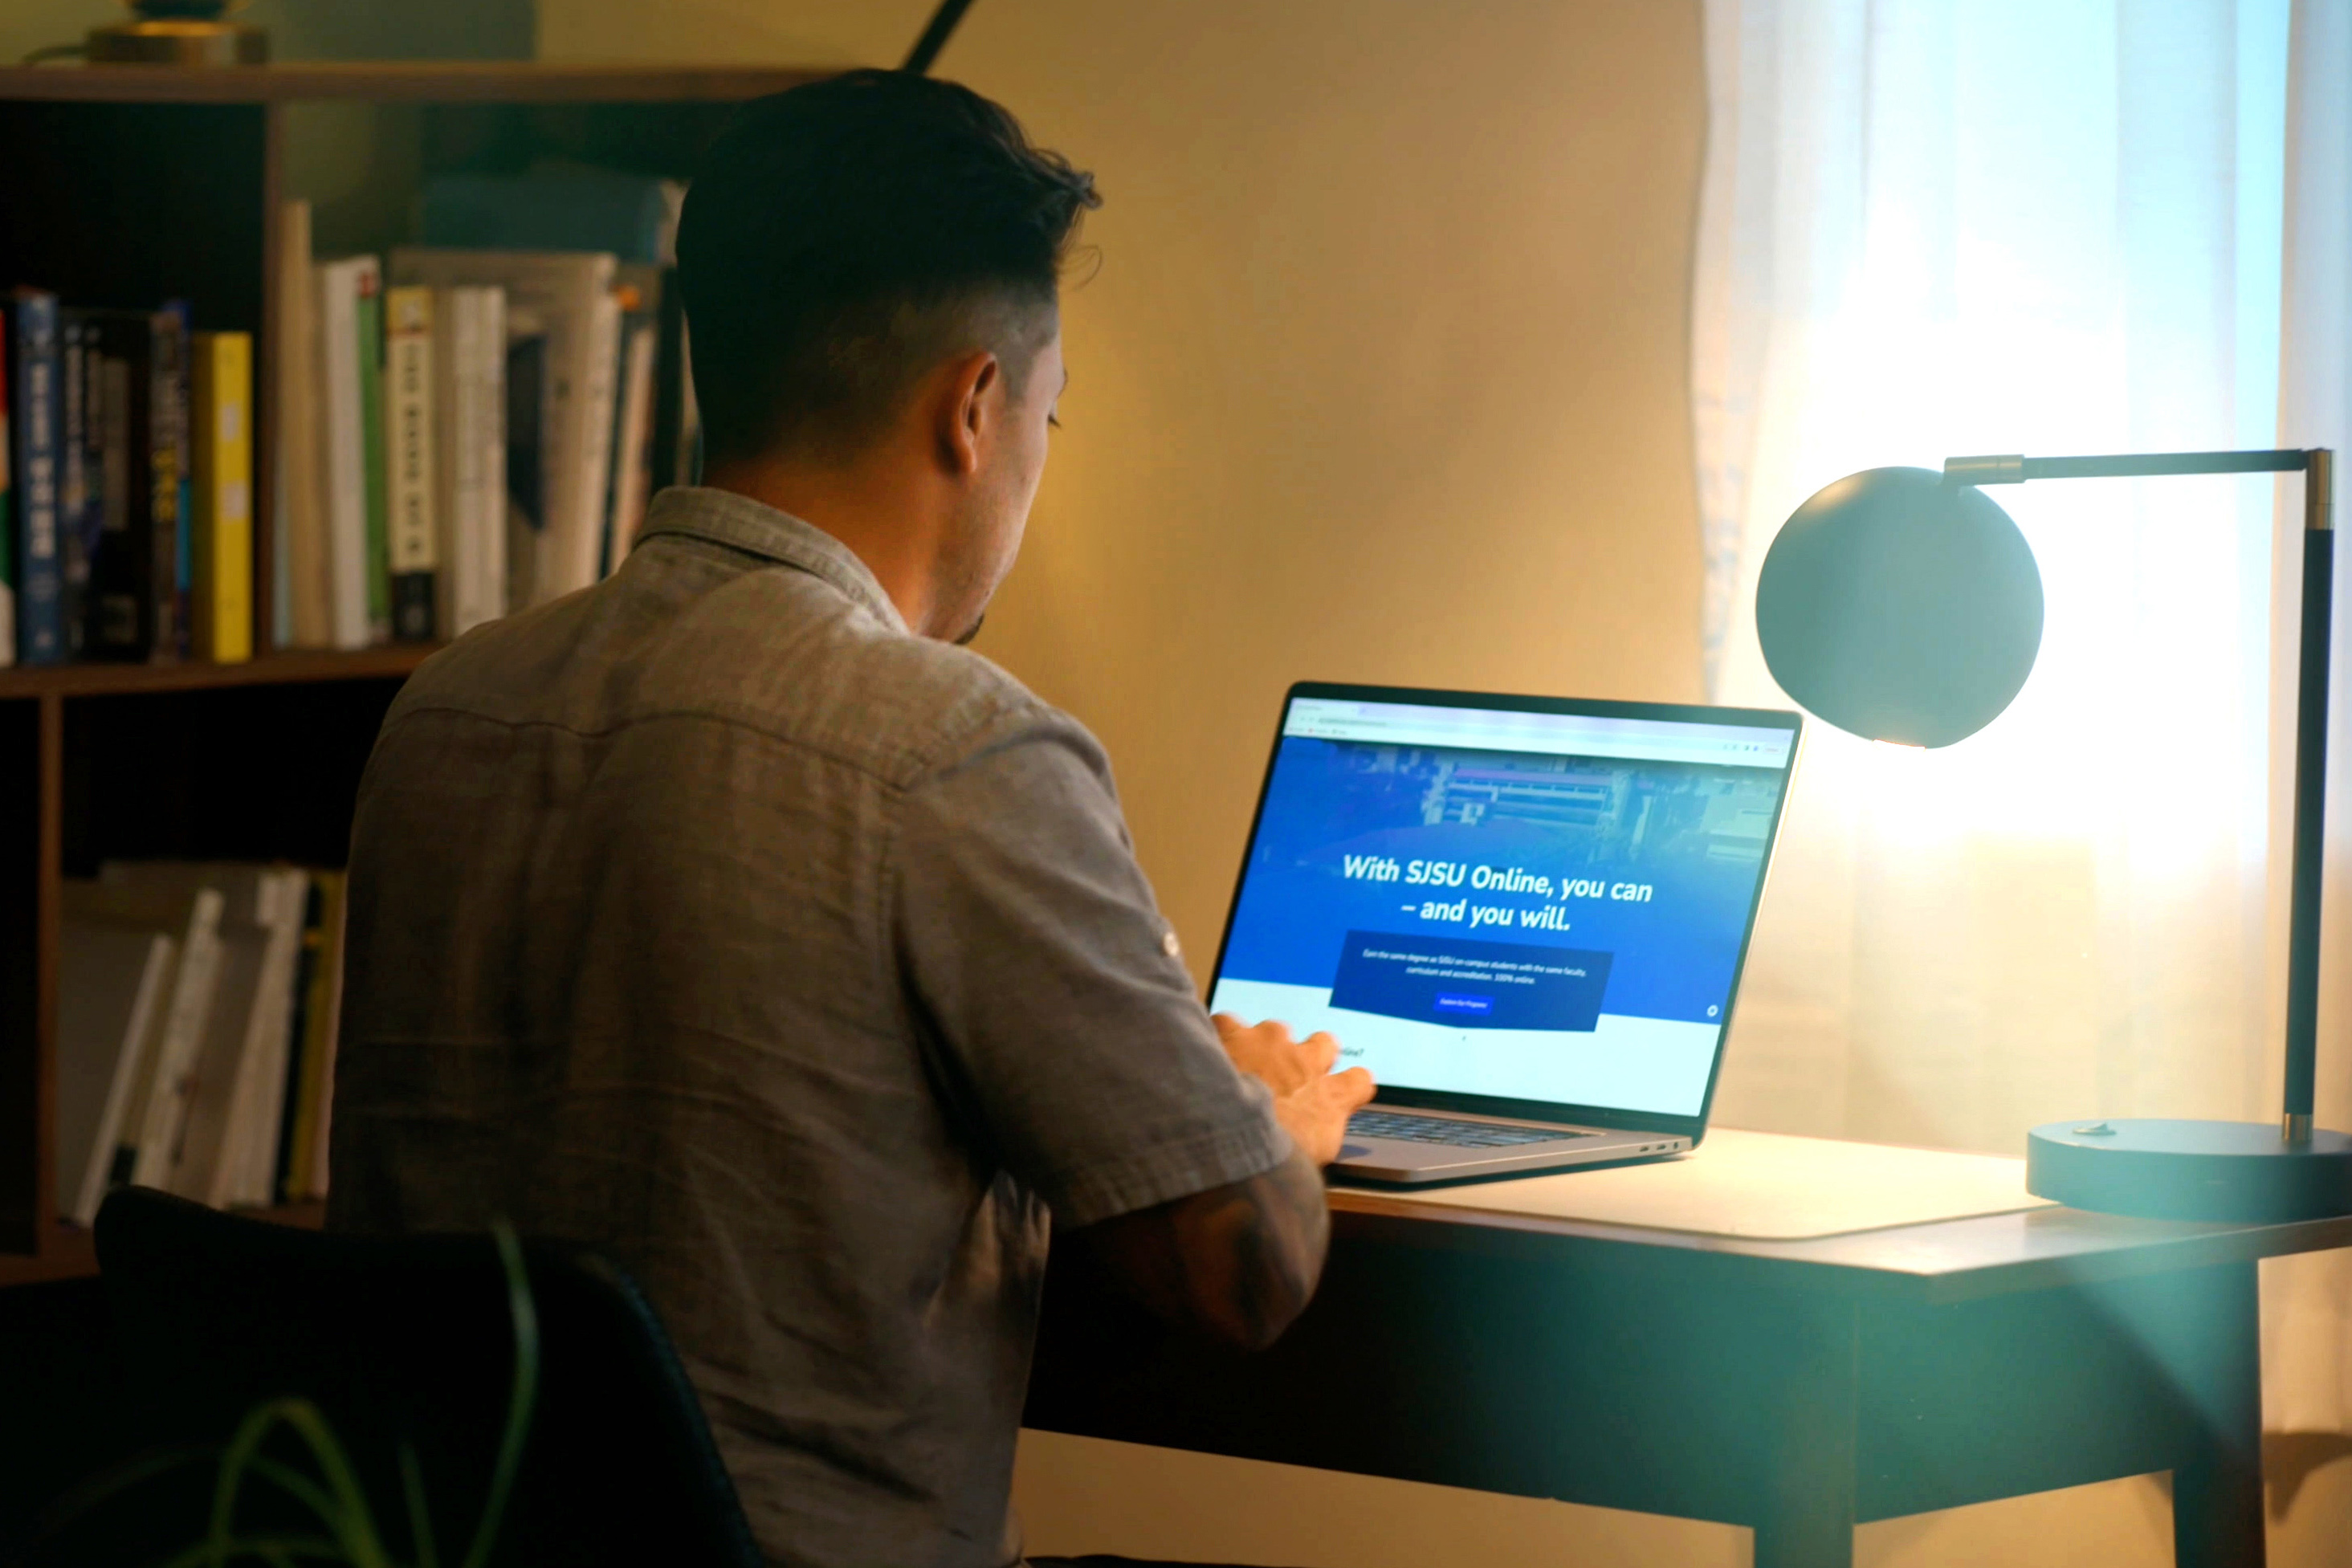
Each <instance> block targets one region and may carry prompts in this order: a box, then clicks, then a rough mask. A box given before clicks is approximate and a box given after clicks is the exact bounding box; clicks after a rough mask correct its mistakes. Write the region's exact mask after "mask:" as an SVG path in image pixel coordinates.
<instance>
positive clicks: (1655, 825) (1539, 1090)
mask: <svg viewBox="0 0 2352 1568" xmlns="http://www.w3.org/2000/svg"><path fill="white" fill-rule="evenodd" d="M1797 733H1798V719H1797V716H1796V715H1794V714H1788V713H1775V712H1766V711H1758V710H1748V709H1733V708H1698V707H1666V706H1650V705H1634V704H1625V703H1599V702H1591V703H1579V702H1567V701H1559V700H1551V699H1542V698H1509V697H1489V696H1474V695H1457V694H1452V693H1436V692H1412V691H1400V690H1394V689H1391V688H1371V687H1345V686H1319V685H1301V686H1297V687H1294V688H1293V689H1292V692H1291V695H1290V699H1289V702H1288V704H1287V705H1286V708H1285V711H1284V715H1283V722H1282V728H1281V733H1280V735H1279V737H1278V738H1277V739H1276V745H1275V753H1274V760H1273V764H1272V766H1271V768H1269V770H1268V773H1267V777H1266V781H1265V791H1264V793H1263V794H1262V795H1261V796H1260V798H1259V802H1258V814H1257V821H1256V824H1255V827H1254V828H1253V830H1252V831H1251V838H1250V846H1249V852H1248V854H1247V856H1246V857H1245V859H1244V862H1243V870H1242V880H1241V885H1240V888H1239V890H1238V892H1237V893H1236V894H1235V896H1234V908H1233V913H1232V915H1231V918H1230V920H1229V923H1228V925H1227V926H1226V931H1225V942H1224V947H1223V951H1222V952H1221V953H1220V954H1219V956H1218V961H1217V972H1216V979H1215V982H1214V984H1213V987H1212V988H1211V991H1210V998H1209V1001H1210V1006H1211V1007H1212V1008H1213V1009H1215V1010H1218V1011H1223V1012H1232V1013H1237V1014H1239V1015H1241V1016H1242V1017H1243V1018H1244V1019H1249V1020H1251V1021H1256V1020H1257V1019H1281V1020H1282V1021H1284V1022H1285V1023H1287V1024H1288V1025H1290V1026H1291V1028H1292V1029H1293V1030H1295V1031H1297V1033H1298V1034H1299V1035H1300V1036H1302V1037H1304V1036H1305V1035H1307V1033H1309V1032H1311V1031H1313V1030H1330V1031H1331V1033H1333V1034H1334V1035H1336V1036H1337V1037H1338V1038H1339V1044H1340V1050H1341V1053H1342V1054H1341V1062H1342V1064H1343V1065H1361V1066H1364V1067H1368V1068H1370V1070H1371V1071H1372V1074H1373V1076H1374V1077H1375V1078H1376V1079H1377V1080H1378V1081H1379V1082H1380V1084H1381V1097H1382V1098H1383V1099H1384V1100H1390V1101H1394V1102H1399V1103H1421V1104H1430V1105H1453V1106H1454V1107H1456V1108H1459V1109H1467V1110H1489V1111H1498V1112H1505V1113H1507V1112H1509V1111H1511V1110H1520V1111H1537V1110H1542V1111H1555V1112H1556V1111H1558V1110H1559V1109H1561V1108H1563V1107H1573V1108H1576V1109H1578V1110H1584V1111H1594V1112H1599V1113H1611V1112H1617V1113H1634V1114H1637V1115H1650V1116H1665V1117H1696V1116H1697V1115H1699V1114H1701V1113H1702V1112H1703V1111H1704V1109H1705V1107H1706V1098H1707V1094H1708V1092H1709V1088H1710V1086H1711V1084H1712V1082H1713V1079H1714V1074H1715V1064H1716V1060H1717V1055H1718V1053H1719V1050H1720V1047H1721V1044H1722V1040H1723V1031H1724V1028H1725V1026H1726V1024H1727V1021H1728V1019H1729V1016H1730V1012H1731V1003H1732V997H1733V992H1734V989H1735V988H1736V986H1737V984H1738V977H1739V967H1740V963H1741V961H1742V959H1743V958H1744V956H1746V950H1747V945H1748V931H1749V928H1750V926H1751V925H1752V924H1753V921H1754V917H1755V913H1756V905H1757V901H1758V898H1759V895H1760V894H1761V892H1762V889H1763V882H1764V869H1765V864H1766V862H1767V860H1768V859H1769V855H1770V852H1771V848H1772V842H1773V838H1774V835H1775V833H1776V832H1777V831H1778V829H1779V826H1780V807H1781V801H1782V800H1783V798H1784V797H1785V795H1786V793H1787V786H1788V781H1789V772H1790V765H1791V763H1792V761H1793V759H1794V755H1795V751H1796V742H1797ZM1601 1119H1602V1120H1609V1119H1612V1118H1610V1117H1608V1116H1606V1115H1605V1114H1604V1115H1603V1116H1602V1117H1601Z"/></svg>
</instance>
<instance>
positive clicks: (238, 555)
mask: <svg viewBox="0 0 2352 1568" xmlns="http://www.w3.org/2000/svg"><path fill="white" fill-rule="evenodd" d="M194 342H195V376H194V394H195V396H194V423H195V430H194V452H195V497H196V505H195V516H194V525H195V526H194V529H193V533H194V557H195V572H194V577H195V582H194V595H193V600H192V603H193V607H194V608H193V617H192V618H193V626H192V630H193V632H194V636H195V649H194V651H195V654H196V656H197V657H198V658H201V659H210V660H212V661H213V662H214V663H215V664H242V663H244V662H245V661H246V660H247V659H250V658H251V657H252V656H253V443H252V407H253V340H252V338H251V337H250V336H249V335H247V334H246V333H243V332H200V333H198V334H197V335H196V338H195V340H194Z"/></svg>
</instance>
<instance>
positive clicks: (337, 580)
mask: <svg viewBox="0 0 2352 1568" xmlns="http://www.w3.org/2000/svg"><path fill="white" fill-rule="evenodd" d="M359 339H360V329H359V293H358V275H357V263H355V262H348V261H339V262H329V263H328V264H326V265H325V266H323V267H320V268H319V371H320V377H319V380H320V400H319V403H320V413H321V420H322V425H323V428H322V431H321V440H322V447H323V451H324V453H325V457H326V464H325V466H326V486H325V487H326V498H327V507H326V521H327V528H326V534H327V538H326V544H327V549H326V557H327V564H328V576H329V587H330V593H329V607H330V615H331V629H332V642H333V645H334V646H336V647H338V648H364V647H366V646H367V644H368V616H367V585H368V553H367V543H368V538H367V444H366V443H365V441H364V440H363V439H362V436H361V432H360V424H361V407H360V359H359Z"/></svg>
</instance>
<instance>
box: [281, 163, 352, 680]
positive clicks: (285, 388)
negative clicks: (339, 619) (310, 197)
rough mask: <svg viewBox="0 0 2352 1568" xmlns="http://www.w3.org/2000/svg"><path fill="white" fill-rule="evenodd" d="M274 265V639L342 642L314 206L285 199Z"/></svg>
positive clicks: (324, 644) (294, 643) (309, 644)
mask: <svg viewBox="0 0 2352 1568" xmlns="http://www.w3.org/2000/svg"><path fill="white" fill-rule="evenodd" d="M276 242H277V246H278V252H277V255H276V256H274V257H273V258H272V263H271V265H272V267H273V268H274V275H275V278H276V282H277V293H276V295H275V296H274V298H273V299H272V301H271V303H272V307H273V309H274V315H273V317H272V319H271V326H272V328H273V336H272V338H271V340H270V345H269V350H270V356H271V360H272V361H273V363H275V365H276V366H277V370H278V440H277V444H276V446H275V448H274V451H273V464H274V467H275V470H276V472H275V473H274V474H273V475H272V476H271V483H272V484H273V485H274V486H276V489H275V492H274V493H275V495H276V497H277V502H278V505H277V510H276V512H275V513H274V515H273V527H272V528H271V530H270V541H269V548H270V568H271V571H270V576H271V594H270V598H271V602H270V605H269V607H268V612H269V616H270V619H271V622H272V628H273V631H274V632H275V637H274V639H273V640H274V642H275V643H276V644H277V645H278V646H279V647H285V648H331V647H332V646H334V645H335V635H334V610H333V604H334V598H333V592H332V589H331V575H330V567H329V559H330V556H329V550H328V546H327V499H326V492H325V467H324V459H325V453H324V450H323V446H322V443H323V442H324V441H325V439H326V437H325V434H324V432H323V430H322V429H321V424H320V417H319V398H320V354H321V352H322V349H321V346H320V340H319V278H318V268H317V267H316V265H315V264H314V263H313V262H312V261H311V259H310V203H308V202H300V201H292V202H286V203H283V204H280V206H279V207H278V232H277V235H276Z"/></svg>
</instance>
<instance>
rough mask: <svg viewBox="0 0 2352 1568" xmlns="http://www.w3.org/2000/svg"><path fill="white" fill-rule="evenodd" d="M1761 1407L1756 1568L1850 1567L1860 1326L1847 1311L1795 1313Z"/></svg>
mask: <svg viewBox="0 0 2352 1568" xmlns="http://www.w3.org/2000/svg"><path fill="white" fill-rule="evenodd" d="M1797 1315H1798V1317H1799V1319H1800V1322H1799V1324H1798V1325H1797V1326H1796V1332H1795V1333H1790V1335H1789V1336H1788V1339H1787V1341H1786V1342H1785V1343H1787V1345H1788V1350H1787V1353H1786V1359H1785V1360H1784V1361H1783V1363H1782V1364H1781V1365H1780V1367H1778V1368H1776V1369H1775V1370H1776V1372H1777V1373H1778V1375H1777V1376H1776V1377H1775V1378H1774V1379H1773V1380H1772V1384H1771V1392H1770V1394H1769V1396H1768V1398H1767V1399H1766V1401H1765V1408H1764V1409H1763V1410H1761V1411H1759V1416H1761V1418H1762V1421H1763V1429H1762V1431H1761V1432H1760V1433H1759V1437H1760V1438H1761V1442H1762V1457H1763V1476H1762V1480H1763V1495H1762V1497H1761V1498H1760V1499H1759V1503H1760V1505H1761V1506H1760V1509H1759V1515H1758V1518H1757V1521H1756V1568H1853V1516H1854V1461H1855V1444H1854V1432H1855V1416H1856V1412H1857V1408H1858V1405H1859V1399H1858V1395H1859V1391H1860V1385H1861V1379H1860V1365H1859V1362H1860V1354H1859V1353H1860V1348H1861V1335H1860V1325H1859V1321H1858V1318H1857V1315H1856V1312H1855V1309H1854V1308H1853V1306H1852V1305H1850V1304H1837V1303H1832V1302H1822V1303H1821V1304H1820V1305H1819V1306H1817V1307H1811V1306H1809V1307H1808V1308H1807V1309H1805V1310H1804V1311H1802V1312H1800V1313H1799V1314H1797Z"/></svg>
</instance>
